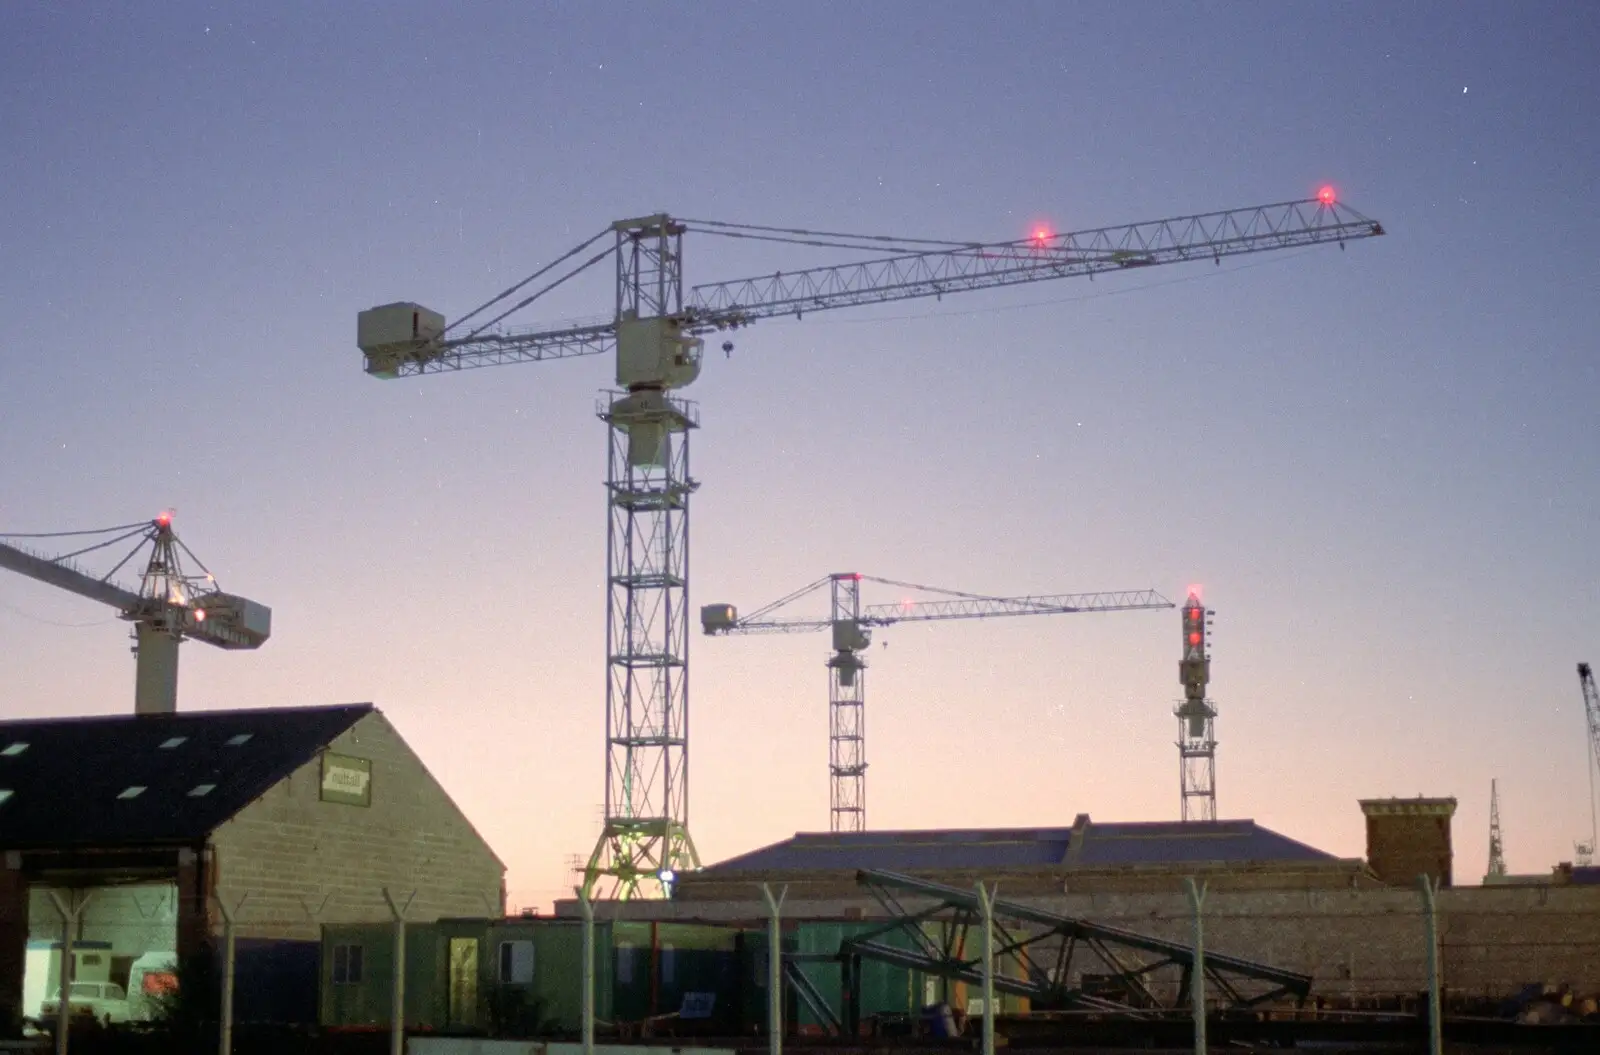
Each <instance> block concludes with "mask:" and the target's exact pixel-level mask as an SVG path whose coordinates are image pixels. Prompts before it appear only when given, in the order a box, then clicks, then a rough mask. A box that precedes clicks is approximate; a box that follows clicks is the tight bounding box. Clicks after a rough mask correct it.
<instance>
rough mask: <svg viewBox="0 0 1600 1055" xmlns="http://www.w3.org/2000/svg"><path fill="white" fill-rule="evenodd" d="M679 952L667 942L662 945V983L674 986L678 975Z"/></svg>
mask: <svg viewBox="0 0 1600 1055" xmlns="http://www.w3.org/2000/svg"><path fill="white" fill-rule="evenodd" d="M677 968H678V950H677V949H674V948H673V947H672V946H671V945H668V944H666V943H665V942H663V943H662V945H661V981H662V982H664V983H665V984H667V985H672V984H673V982H675V981H676V980H677V975H678V970H677Z"/></svg>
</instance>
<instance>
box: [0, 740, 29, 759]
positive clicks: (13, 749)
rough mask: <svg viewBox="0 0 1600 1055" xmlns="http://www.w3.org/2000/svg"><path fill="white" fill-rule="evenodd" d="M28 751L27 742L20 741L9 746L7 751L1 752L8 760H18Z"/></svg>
mask: <svg viewBox="0 0 1600 1055" xmlns="http://www.w3.org/2000/svg"><path fill="white" fill-rule="evenodd" d="M27 749H28V745H27V744H26V743H25V742H23V741H21V740H18V741H17V742H16V743H14V744H7V745H6V748H5V750H4V751H0V755H5V756H6V757H7V758H16V757H17V756H18V755H20V754H22V752H24V751H26V750H27Z"/></svg>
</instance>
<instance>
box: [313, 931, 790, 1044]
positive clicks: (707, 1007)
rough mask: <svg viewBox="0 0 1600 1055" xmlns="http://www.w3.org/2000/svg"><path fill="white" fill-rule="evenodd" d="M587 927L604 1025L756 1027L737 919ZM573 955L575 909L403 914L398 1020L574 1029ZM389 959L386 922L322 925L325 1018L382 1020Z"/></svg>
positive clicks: (510, 1029)
mask: <svg viewBox="0 0 1600 1055" xmlns="http://www.w3.org/2000/svg"><path fill="white" fill-rule="evenodd" d="M594 930H595V1017H596V1019H597V1020H598V1021H599V1022H600V1023H602V1024H603V1025H605V1026H609V1027H618V1026H622V1027H625V1026H637V1025H639V1024H641V1023H643V1022H645V1021H646V1020H649V1019H653V1018H657V1017H659V1016H672V1015H681V1021H682V1024H683V1025H684V1026H686V1027H689V1024H690V1023H694V1025H693V1026H692V1027H689V1028H694V1029H696V1030H698V1031H701V1032H706V1033H719V1034H722V1035H731V1034H734V1033H739V1032H748V1031H749V1030H750V1029H751V1028H753V1026H752V1024H751V1023H750V1016H751V1014H753V1013H756V1014H759V1015H761V1016H762V1018H764V1015H765V1006H766V1005H765V1000H766V997H765V992H766V990H765V988H763V987H764V985H765V974H764V971H765V964H766V960H765V951H764V941H761V942H756V941H752V940H751V939H752V935H750V934H748V933H747V932H745V931H744V930H742V929H740V928H737V927H731V926H718V925H710V924H694V923H677V922H644V921H637V922H636V921H610V920H597V921H596V922H595V928H594ZM582 957H583V925H582V923H581V922H580V921H578V920H571V919H551V918H529V919H493V920H486V919H441V920H438V921H437V922H435V923H426V924H415V925H410V926H407V928H406V1014H405V1018H406V1024H407V1026H408V1027H409V1028H412V1029H416V1030H432V1031H437V1032H461V1033H483V1034H489V1035H491V1036H536V1035H553V1034H575V1033H577V1032H578V1030H579V1028H580V1025H581V1023H580V1017H579V1016H580V1014H581V1010H582V993H581V977H582V962H583V961H582ZM757 967H759V971H757V970H756V968H757ZM393 971H394V927H393V925H392V924H377V923H375V924H342V925H332V924H330V925H328V926H325V927H324V928H323V937H322V979H321V987H322V998H321V1013H320V1016H319V1017H320V1020H321V1022H322V1024H323V1025H325V1026H331V1027H358V1026H374V1027H382V1026H387V1025H388V1024H389V1021H390V1016H391V1007H392V1004H391V997H392V991H393V990H392V987H393V979H394V975H393ZM757 973H761V977H760V978H759V979H757V978H756V977H755V975H756V974H757ZM754 1025H755V1026H759V1025H760V1020H757V1021H756V1022H755V1023H754Z"/></svg>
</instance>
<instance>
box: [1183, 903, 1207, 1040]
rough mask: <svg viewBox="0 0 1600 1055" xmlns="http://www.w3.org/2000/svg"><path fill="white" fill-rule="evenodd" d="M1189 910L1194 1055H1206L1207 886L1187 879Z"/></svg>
mask: <svg viewBox="0 0 1600 1055" xmlns="http://www.w3.org/2000/svg"><path fill="white" fill-rule="evenodd" d="M1183 885H1184V888H1185V889H1186V890H1187V891H1188V893H1189V909H1190V911H1191V912H1193V913H1194V962H1193V963H1192V964H1191V966H1190V968H1189V997H1190V999H1191V1000H1192V1001H1193V1003H1194V1055H1206V934H1205V915H1204V909H1205V905H1206V884H1205V883H1196V882H1195V881H1194V879H1193V878H1192V877H1191V878H1186V879H1185V880H1184V881H1183Z"/></svg>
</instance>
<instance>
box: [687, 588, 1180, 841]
mask: <svg viewBox="0 0 1600 1055" xmlns="http://www.w3.org/2000/svg"><path fill="white" fill-rule="evenodd" d="M862 582H873V583H879V584H881V585H884V586H893V587H897V588H900V589H906V590H917V591H920V592H925V593H937V594H943V595H944V596H943V597H942V598H940V599H938V600H928V601H902V602H901V603H899V604H872V605H866V606H865V607H863V606H862V604H861V584H862ZM824 588H826V589H827V590H828V593H829V602H830V612H829V615H828V617H827V618H826V619H818V618H814V617H810V616H798V617H796V616H778V615H776V613H777V612H778V611H779V610H780V609H783V608H787V607H788V606H789V605H790V604H792V603H794V602H795V601H798V600H800V599H801V598H803V597H807V596H809V595H811V594H813V593H817V592H819V591H821V590H823V589H824ZM1171 607H1172V602H1171V601H1169V600H1167V599H1166V598H1165V597H1162V596H1161V595H1160V594H1158V593H1156V592H1155V591H1154V590H1107V591H1103V592H1100V593H1063V594H1043V595H1035V596H1029V597H991V596H986V595H983V594H974V593H962V592H959V591H956V590H946V589H943V588H941V587H938V586H921V585H918V584H916V583H909V582H896V581H895V580H893V579H880V578H878V577H876V576H873V575H859V574H857V573H855V572H841V573H838V574H835V575H829V576H828V577H827V578H824V579H818V580H817V581H816V582H814V583H811V584H810V585H809V586H803V587H801V588H800V589H798V590H796V591H795V592H793V593H791V594H789V595H788V596H786V597H780V598H779V599H778V600H776V601H773V602H772V603H771V604H769V605H765V606H764V607H761V608H758V609H756V610H755V611H754V612H751V613H750V614H749V615H747V616H743V617H741V616H740V615H739V612H738V609H736V608H735V607H734V606H733V605H731V604H708V605H706V606H705V607H703V608H701V609H700V626H701V629H703V630H704V631H705V632H706V633H707V634H712V635H722V634H804V633H811V632H815V631H820V630H830V631H832V632H833V655H832V656H830V657H828V778H829V811H828V827H829V830H830V831H836V832H840V831H844V832H859V831H865V830H866V827H867V725H866V702H867V695H866V694H867V690H866V668H867V660H866V656H865V652H866V650H867V647H868V646H869V645H871V644H872V631H871V628H872V627H881V626H893V625H894V624H896V623H925V622H931V621H936V620H948V619H996V618H1000V617H1003V616H1020V615H1066V614H1070V613H1074V612H1126V611H1132V610H1135V609H1140V608H1171Z"/></svg>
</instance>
